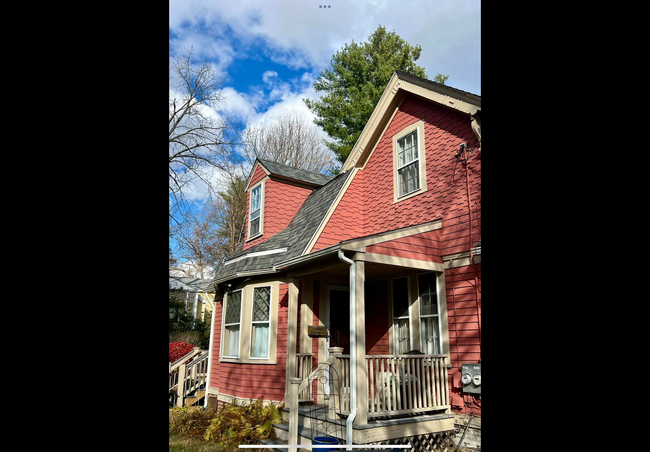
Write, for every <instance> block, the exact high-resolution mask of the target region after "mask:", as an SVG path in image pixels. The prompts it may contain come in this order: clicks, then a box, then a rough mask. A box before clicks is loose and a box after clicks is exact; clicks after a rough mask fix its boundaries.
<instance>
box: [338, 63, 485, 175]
mask: <svg viewBox="0 0 650 452" xmlns="http://www.w3.org/2000/svg"><path fill="white" fill-rule="evenodd" d="M408 93H410V94H414V95H416V96H420V97H422V98H424V99H427V100H429V101H431V102H435V103H436V104H439V105H442V106H444V107H446V108H451V109H453V110H457V111H459V112H461V113H464V114H467V115H469V116H473V115H475V114H476V113H477V112H479V111H481V100H480V99H477V97H478V96H475V95H473V94H471V93H465V92H463V91H460V90H457V89H455V88H451V87H448V86H444V85H442V84H440V83H436V82H432V81H430V80H426V79H423V78H420V77H416V76H414V75H411V74H407V73H405V72H398V71H395V72H393V75H392V77H391V79H390V80H389V82H388V84H387V85H386V88H385V89H384V92H383V94H382V95H381V97H380V99H379V102H377V105H376V106H375V109H374V110H373V112H372V114H371V115H370V118H369V119H368V122H367V123H366V125H365V127H364V128H363V130H362V131H361V134H360V135H359V138H357V141H356V142H355V143H354V146H353V147H352V149H351V150H350V154H349V155H348V158H347V159H346V160H345V163H344V164H343V167H342V168H341V172H345V171H348V170H350V169H351V168H353V167H354V166H360V165H362V164H363V162H364V161H365V159H366V158H367V157H368V155H369V154H370V151H372V149H373V148H374V146H375V144H376V143H377V141H378V140H379V138H380V135H381V133H382V131H383V129H384V126H385V125H386V123H387V122H388V121H389V120H390V117H391V115H392V114H393V111H394V110H395V108H396V107H397V106H398V105H399V104H401V102H402V100H403V99H404V97H406V95H407V94H408Z"/></svg>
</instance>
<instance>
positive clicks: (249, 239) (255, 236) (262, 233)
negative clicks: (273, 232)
mask: <svg viewBox="0 0 650 452" xmlns="http://www.w3.org/2000/svg"><path fill="white" fill-rule="evenodd" d="M262 235H264V232H260V233H259V234H256V235H254V236H252V237H249V238H247V239H246V242H250V241H251V240H255V239H259V238H260V237H262Z"/></svg>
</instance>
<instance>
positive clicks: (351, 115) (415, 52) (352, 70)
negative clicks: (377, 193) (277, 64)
mask: <svg viewBox="0 0 650 452" xmlns="http://www.w3.org/2000/svg"><path fill="white" fill-rule="evenodd" d="M421 51H422V48H421V47H420V46H419V45H416V46H412V45H410V44H409V43H408V42H406V41H404V40H403V39H402V38H400V37H399V36H398V35H397V34H396V33H395V31H392V32H390V33H388V32H387V31H386V29H385V28H384V27H383V26H381V25H380V26H379V28H377V30H375V32H374V33H373V34H371V35H370V36H369V38H368V42H364V43H361V44H357V43H355V42H354V41H352V43H351V44H346V45H345V46H344V47H343V49H341V50H340V51H338V52H336V54H335V55H334V57H333V58H332V68H331V70H330V69H326V70H324V71H322V72H321V74H320V76H319V77H318V79H317V80H316V82H315V83H314V89H315V90H316V91H317V92H323V93H324V95H323V96H322V97H321V98H320V99H319V100H310V99H303V101H304V102H305V104H306V105H307V107H308V108H309V109H310V110H311V111H312V112H313V113H314V114H315V115H316V119H315V120H314V122H315V123H316V124H317V125H319V126H320V127H322V128H323V130H324V131H325V132H326V133H327V134H328V135H329V136H330V137H331V138H333V139H334V141H327V140H326V141H325V143H326V145H327V146H328V147H329V148H330V149H331V150H332V151H333V152H334V153H335V154H336V156H337V158H338V160H339V161H340V162H341V163H344V162H345V159H346V158H347V157H348V154H350V151H351V150H352V147H353V146H354V143H355V142H356V141H357V138H358V137H359V135H360V134H361V131H362V130H363V128H364V126H365V125H366V122H368V119H369V118H370V115H371V114H372V111H373V110H374V108H375V106H376V105H377V102H379V98H380V97H381V95H382V94H383V92H384V89H385V88H386V85H387V83H388V81H389V80H390V77H391V76H392V75H393V72H395V71H396V70H401V71H404V72H408V73H410V74H413V75H416V76H418V77H423V78H426V74H425V72H424V68H423V67H421V66H418V65H417V64H416V63H415V62H416V61H417V60H418V58H420V52H421ZM446 78H447V76H443V75H442V74H438V75H437V76H436V81H441V82H442V83H443V84H444V81H445V80H446Z"/></svg>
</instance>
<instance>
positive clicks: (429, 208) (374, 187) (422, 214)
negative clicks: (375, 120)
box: [313, 96, 481, 260]
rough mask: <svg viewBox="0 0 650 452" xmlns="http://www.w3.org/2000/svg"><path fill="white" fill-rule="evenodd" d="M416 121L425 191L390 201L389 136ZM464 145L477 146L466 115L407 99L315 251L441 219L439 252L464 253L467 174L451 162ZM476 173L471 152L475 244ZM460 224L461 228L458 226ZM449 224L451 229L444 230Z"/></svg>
mask: <svg viewBox="0 0 650 452" xmlns="http://www.w3.org/2000/svg"><path fill="white" fill-rule="evenodd" d="M420 119H422V120H423V121H424V133H425V140H424V141H425V158H426V169H427V171H426V177H427V191H426V192H424V193H422V194H420V195H417V196H414V197H412V198H409V199H406V200H404V201H400V202H397V203H393V199H394V198H393V136H394V135H396V134H397V133H399V132H400V131H402V130H403V129H404V128H405V127H408V126H410V125H412V124H414V123H415V122H417V121H419V120H420ZM463 142H464V143H466V144H467V145H468V146H469V147H473V146H475V145H476V144H477V143H478V140H477V138H476V136H475V135H474V133H473V132H472V128H471V125H470V119H469V117H468V116H466V115H464V114H462V113H459V112H456V111H453V110H449V109H446V108H444V107H441V106H438V105H436V104H433V103H431V102H427V101H425V100H421V99H418V98H415V97H414V96H409V97H407V98H406V99H405V100H404V102H403V103H402V105H401V107H400V110H399V111H398V112H397V113H396V114H395V116H394V118H393V120H392V122H391V123H390V125H389V126H388V128H387V129H386V132H385V133H384V135H383V137H382V138H381V140H380V141H379V143H378V144H377V147H376V148H375V150H374V152H373V154H372V155H371V157H370V159H369V160H368V161H367V162H366V165H365V168H364V169H363V170H360V171H359V172H358V173H357V175H356V176H355V178H354V180H353V181H352V183H351V184H350V187H349V189H348V190H347V192H346V193H345V194H344V196H343V198H342V200H341V202H340V204H339V205H338V207H337V209H336V211H335V212H334V214H333V215H332V217H331V218H330V220H329V222H328V223H327V225H326V226H325V228H324V230H323V233H322V234H321V236H320V237H319V239H318V241H317V243H316V245H315V246H314V249H313V251H317V250H319V249H322V248H325V247H327V246H330V245H333V244H336V243H339V242H341V241H343V240H347V239H351V238H354V237H360V236H366V235H371V234H376V233H379V232H384V231H390V230H395V229H399V228H403V227H406V226H413V225H417V224H421V223H425V222H428V221H433V220H435V219H437V218H442V219H443V232H442V234H443V235H442V236H441V238H440V240H441V242H443V243H440V244H439V246H440V248H439V250H440V251H439V252H440V254H448V253H454V252H459V251H462V250H466V249H467V245H468V241H469V235H468V233H467V225H468V215H467V195H466V188H465V170H464V167H463V165H462V164H461V163H458V162H457V160H456V158H455V154H456V151H457V150H458V149H459V145H460V143H463ZM480 175H481V163H480V158H479V157H477V156H476V154H475V157H474V158H472V160H470V164H469V181H470V191H471V194H472V223H473V225H474V227H475V229H474V237H475V238H476V239H475V240H478V237H479V234H478V232H479V231H480V195H479V192H480V185H481V183H480ZM459 225H460V226H462V227H456V226H459ZM449 226H451V227H453V229H451V230H444V229H445V228H447V227H449ZM445 242H448V243H445ZM404 251H408V250H406V249H405V250H404ZM382 252H383V253H385V254H386V253H396V251H386V250H382ZM427 252H428V251H427ZM392 255H396V254H392ZM426 260H430V259H426Z"/></svg>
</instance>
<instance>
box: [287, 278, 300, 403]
mask: <svg viewBox="0 0 650 452" xmlns="http://www.w3.org/2000/svg"><path fill="white" fill-rule="evenodd" d="M288 316H289V318H288V319H287V330H288V331H287V371H286V379H285V381H286V384H285V388H284V400H287V401H288V400H290V398H289V397H290V394H289V392H290V390H291V389H290V386H291V385H290V384H289V381H291V380H290V379H291V378H296V370H297V369H296V344H297V341H298V284H297V281H296V279H295V278H292V279H291V280H290V281H289V308H288Z"/></svg>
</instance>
